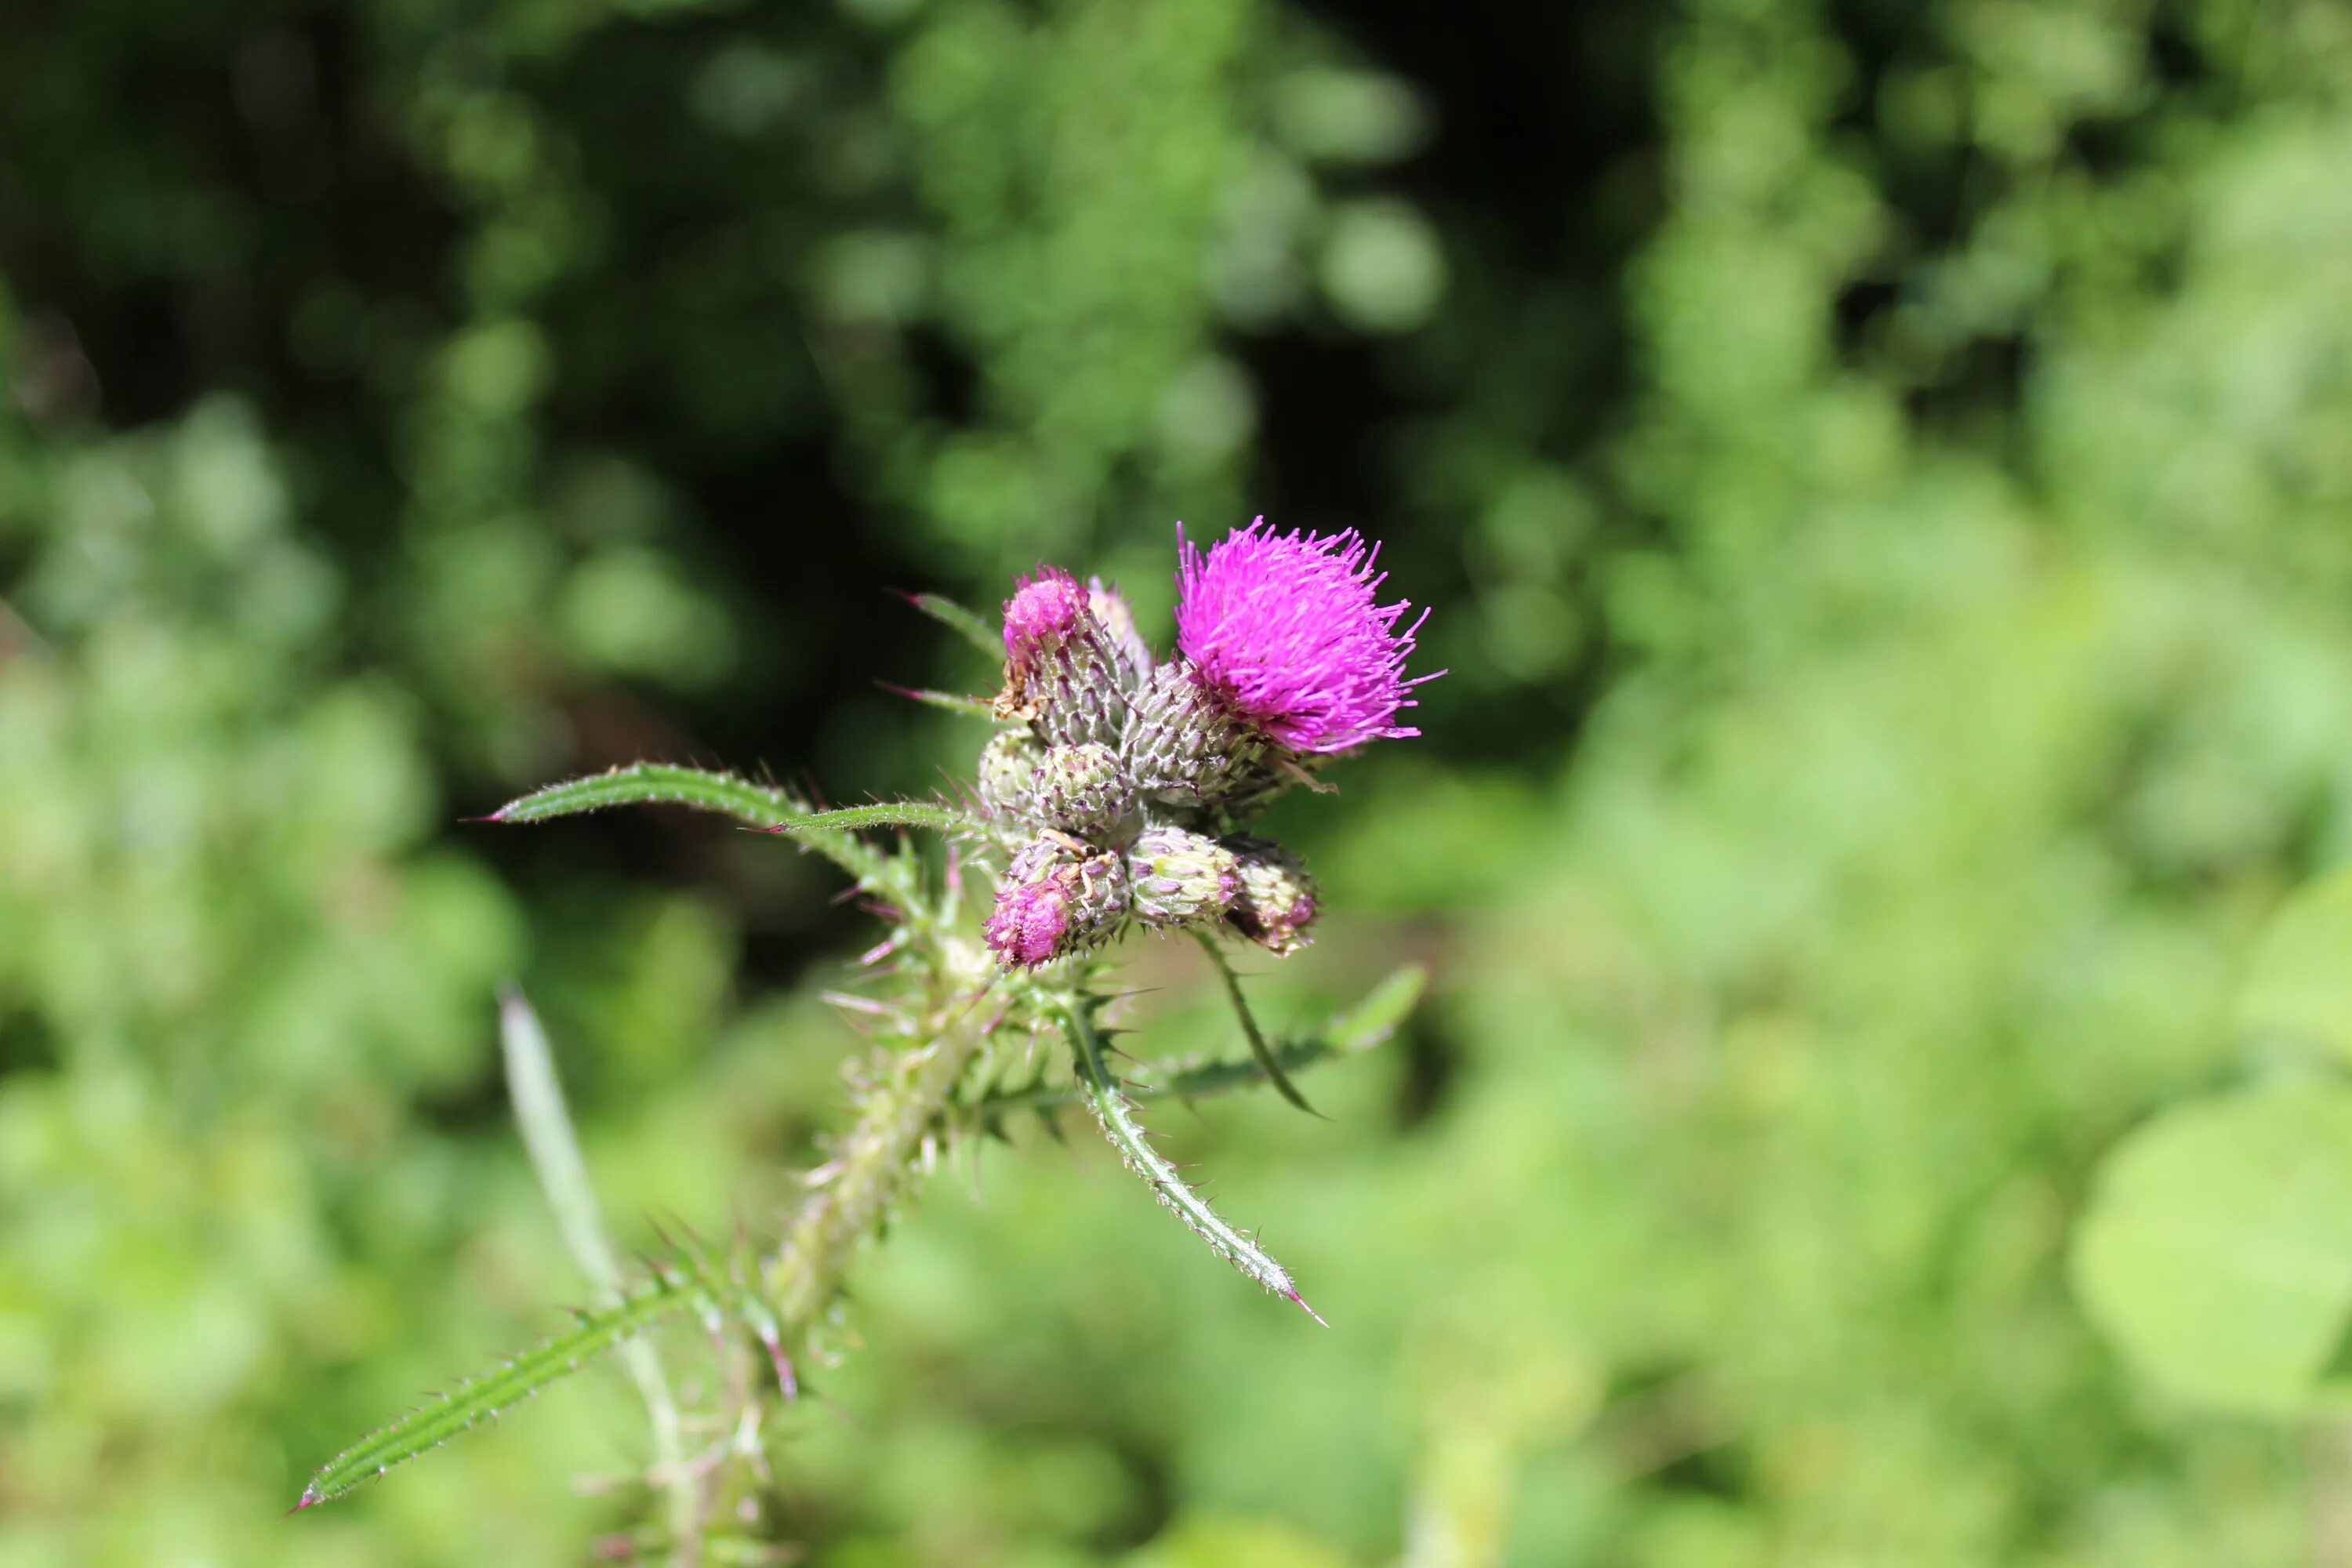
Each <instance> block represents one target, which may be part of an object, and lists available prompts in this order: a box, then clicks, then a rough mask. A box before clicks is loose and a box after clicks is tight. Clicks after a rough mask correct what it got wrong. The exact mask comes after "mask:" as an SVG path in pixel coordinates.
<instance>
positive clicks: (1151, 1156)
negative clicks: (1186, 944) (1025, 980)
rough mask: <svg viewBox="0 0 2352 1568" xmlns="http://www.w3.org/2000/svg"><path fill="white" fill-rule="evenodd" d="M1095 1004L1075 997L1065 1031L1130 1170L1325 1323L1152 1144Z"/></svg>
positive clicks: (1099, 1115)
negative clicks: (1113, 1065) (1107, 1052)
mask: <svg viewBox="0 0 2352 1568" xmlns="http://www.w3.org/2000/svg"><path fill="white" fill-rule="evenodd" d="M1092 1005H1093V1004H1092V1003H1091V1002H1089V1001H1087V1000H1086V999H1082V998H1077V997H1072V998H1070V999H1068V1001H1067V1003H1066V1005H1064V1006H1062V1007H1061V1008H1060V1009H1059V1010H1058V1011H1059V1016H1060V1021H1061V1024H1062V1028H1063V1032H1064V1033H1065V1034H1066V1036H1067V1037H1069V1042H1070V1057H1071V1068H1072V1070H1073V1071H1074V1072H1076V1075H1077V1079H1078V1085H1079V1088H1080V1089H1081V1091H1082V1092H1083V1094H1084V1095H1085V1098H1086V1100H1087V1104H1088V1105H1089V1106H1090V1107H1092V1108H1093V1110H1094V1113H1095V1119H1096V1120H1097V1121H1099V1122H1101V1123H1102V1130H1103V1135H1104V1136H1105V1137H1106V1138H1108V1139H1109V1140H1110V1142H1111V1147H1113V1148H1115V1149H1117V1150H1118V1152H1119V1156H1120V1158H1121V1159H1123V1160H1124V1161H1126V1163H1127V1168H1128V1169H1129V1170H1130V1171H1133V1172H1134V1173H1136V1174H1137V1175H1139V1176H1140V1177H1142V1178H1143V1181H1144V1184H1145V1185H1146V1186H1148V1187H1150V1189H1151V1192H1152V1195H1153V1196H1154V1197H1157V1198H1158V1199H1159V1200H1160V1203H1161V1204H1162V1205H1164V1206H1165V1207H1166V1208H1167V1209H1168V1210H1169V1211H1170V1212H1171V1213H1172V1214H1173V1215H1175V1216H1176V1217H1177V1218H1178V1219H1180V1220H1182V1221H1183V1222H1184V1224H1185V1226H1186V1227H1187V1228H1189V1229H1190V1230H1191V1231H1192V1233H1193V1234H1194V1235H1195V1236H1198V1237H1200V1238H1201V1239H1202V1241H1205V1242H1207V1243H1208V1244H1209V1250H1210V1251H1212V1252H1214V1253H1215V1254H1216V1255H1217V1256H1218V1257H1220V1258H1223V1259H1224V1260H1225V1261H1226V1262H1228V1263H1230V1264H1232V1265H1233V1266H1234V1268H1238V1269H1240V1270H1241V1271H1242V1272H1243V1273H1244V1274H1245V1275H1247V1276H1249V1278H1251V1279H1255V1280H1256V1281H1257V1283H1258V1284H1259V1285H1260V1286H1261V1287H1262V1288H1264V1289H1266V1290H1267V1291H1270V1292H1271V1293H1273V1294H1274V1295H1276V1296H1280V1297H1282V1298H1283V1299H1284V1300H1287V1301H1291V1302H1295V1303H1296V1304H1297V1306H1298V1308H1299V1309H1300V1310H1302V1311H1304V1312H1305V1313H1306V1314H1307V1316H1308V1317H1310V1318H1313V1319H1314V1320H1315V1321H1317V1322H1318V1323H1319V1322H1321V1321H1323V1317H1322V1314H1321V1313H1319V1312H1318V1311H1316V1310H1315V1309H1314V1308H1312V1307H1309V1306H1308V1305H1307V1300H1306V1298H1304V1297H1302V1296H1301V1295H1299V1293H1298V1287H1297V1286H1296V1285H1294V1284H1292V1283H1291V1279H1290V1271H1289V1270H1288V1269H1286V1268H1284V1267H1283V1266H1282V1265H1281V1264H1279V1263H1277V1262H1276V1261H1275V1259H1274V1256H1273V1254H1271V1253H1269V1252H1267V1251H1266V1250H1265V1248H1264V1247H1260V1246H1259V1245H1258V1244H1257V1243H1256V1242H1255V1241H1253V1240H1251V1239H1250V1238H1249V1237H1246V1236H1244V1235H1243V1234H1242V1233H1241V1232H1240V1231H1238V1230H1236V1229H1234V1227H1233V1226H1231V1225H1228V1224H1227V1223H1226V1222H1225V1219H1224V1216H1223V1215H1220V1214H1218V1213H1217V1211H1216V1210H1215V1209H1213V1208H1212V1207H1210V1206H1209V1200H1208V1199H1206V1198H1204V1197H1202V1195H1201V1194H1198V1193H1196V1192H1194V1191H1193V1190H1192V1188H1191V1187H1190V1186H1189V1185H1187V1184H1185V1181H1184V1179H1183V1177H1181V1176H1180V1175H1178V1174H1177V1173H1176V1167H1175V1166H1173V1165H1171V1164H1170V1163H1168V1162H1167V1160H1166V1159H1165V1158H1163V1157H1162V1156H1161V1155H1160V1152H1159V1151H1158V1150H1156V1149H1154V1148H1153V1147H1152V1146H1151V1142H1150V1139H1149V1138H1147V1137H1146V1136H1145V1135H1144V1131H1143V1127H1142V1124H1141V1123H1139V1122H1138V1121H1136V1120H1135V1114H1134V1111H1133V1110H1132V1108H1131V1107H1129V1104H1128V1101H1127V1096H1126V1095H1125V1094H1124V1093H1122V1092H1121V1091H1120V1089H1119V1085H1118V1080H1117V1079H1114V1078H1112V1077H1111V1075H1110V1069H1109V1068H1108V1067H1106V1066H1105V1065H1104V1063H1103V1047H1102V1037H1101V1035H1100V1033H1099V1032H1098V1031H1097V1028H1096V1026H1095V1021H1094V1017H1093V1014H1092Z"/></svg>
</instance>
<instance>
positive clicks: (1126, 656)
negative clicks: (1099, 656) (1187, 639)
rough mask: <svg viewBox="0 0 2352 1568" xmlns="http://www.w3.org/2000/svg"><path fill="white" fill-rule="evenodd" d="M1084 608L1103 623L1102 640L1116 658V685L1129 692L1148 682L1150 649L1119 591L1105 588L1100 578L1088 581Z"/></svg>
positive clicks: (1131, 611)
mask: <svg viewBox="0 0 2352 1568" xmlns="http://www.w3.org/2000/svg"><path fill="white" fill-rule="evenodd" d="M1087 607H1088V608H1089V609H1091V610H1093V611H1094V613H1095V619H1096V620H1097V621H1099V622H1101V623H1102V628H1103V637H1104V640H1105V642H1106V644H1107V645H1108V647H1109V648H1110V650H1111V652H1112V653H1113V654H1114V655H1116V656H1117V660H1118V672H1119V684H1120V685H1121V686H1122V687H1124V688H1126V689H1128V690H1129V691H1132V690H1134V689H1136V688H1137V687H1139V686H1141V685H1142V684H1143V683H1144V682H1145V681H1147V680H1149V679H1151V666H1152V663H1153V660H1152V658H1151V645H1150V643H1148V642H1146V641H1144V640H1143V634H1142V633H1141V632H1140V631H1139V630H1137V629H1136V625H1135V612H1134V611H1133V610H1131V609H1129V607H1128V603H1127V601H1126V600H1125V599H1123V598H1121V597H1120V596H1119V593H1118V589H1116V588H1110V587H1106V586H1105V585H1104V584H1103V580H1102V579H1101V578H1099V577H1089V578H1087Z"/></svg>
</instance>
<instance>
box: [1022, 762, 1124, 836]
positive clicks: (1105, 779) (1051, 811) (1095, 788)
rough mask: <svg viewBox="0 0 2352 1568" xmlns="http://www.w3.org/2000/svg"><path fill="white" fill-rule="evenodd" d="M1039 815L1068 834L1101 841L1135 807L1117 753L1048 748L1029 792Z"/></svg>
mask: <svg viewBox="0 0 2352 1568" xmlns="http://www.w3.org/2000/svg"><path fill="white" fill-rule="evenodd" d="M1029 795H1030V798H1031V799H1032V800H1033V801H1034V803H1035V805H1034V809H1035V812H1036V815H1037V816H1039V817H1040V818H1042V819H1043V820H1044V821H1045V822H1046V823H1048V824H1050V825H1051V826H1055V827H1058V828H1060V829H1061V830H1062V831H1063V832H1065V833H1070V834H1075V835H1076V836H1077V837H1080V838H1086V839H1091V840H1094V841H1096V842H1101V841H1103V840H1106V839H1108V838H1110V837H1113V836H1114V833H1115V831H1116V829H1117V828H1118V824H1119V820H1120V818H1122V817H1124V816H1127V814H1128V813H1129V811H1131V810H1133V809H1134V807H1135V790H1134V789H1133V787H1132V786H1130V785H1129V784H1128V782H1127V775H1126V774H1125V773H1122V772H1120V770H1119V765H1118V752H1114V751H1112V750H1111V749H1110V748H1109V747H1108V746H1106V745H1103V744H1101V743H1099V742H1094V741H1087V742H1080V743H1079V744H1077V745H1075V746H1048V747H1046V748H1045V756H1044V757H1043V758H1042V759H1041V760H1040V761H1039V762H1038V763H1037V764H1036V775H1035V778H1034V781H1033V782H1032V784H1031V785H1030V789H1029Z"/></svg>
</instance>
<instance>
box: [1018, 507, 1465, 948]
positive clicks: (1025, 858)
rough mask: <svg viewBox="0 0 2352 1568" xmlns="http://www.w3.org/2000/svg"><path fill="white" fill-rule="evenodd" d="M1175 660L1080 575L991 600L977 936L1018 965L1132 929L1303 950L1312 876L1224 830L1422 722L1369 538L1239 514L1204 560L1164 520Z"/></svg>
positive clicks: (1056, 576)
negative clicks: (999, 677)
mask: <svg viewBox="0 0 2352 1568" xmlns="http://www.w3.org/2000/svg"><path fill="white" fill-rule="evenodd" d="M1178 542H1179V562H1180V566H1179V570H1178V573H1177V587H1178V601H1177V605H1176V653H1175V655H1174V656H1173V657H1172V658H1169V659H1167V660H1165V661H1162V660H1160V659H1157V658H1154V657H1153V655H1152V652H1151V648H1150V645H1149V644H1147V643H1146V642H1145V641H1144V640H1143V638H1142V637H1141V636H1140V634H1139V633H1138V631H1137V630H1136V625H1135V616H1134V615H1133V614H1132V613H1131V612H1130V611H1129V608H1128V606H1127V604H1126V602H1125V601H1124V600H1122V599H1121V598H1120V597H1119V596H1118V594H1117V593H1115V592H1114V591H1112V590H1111V589H1109V588H1108V587H1106V586H1104V585H1103V584H1102V583H1101V582H1100V581H1099V580H1098V579H1097V580H1093V581H1089V582H1086V583H1081V582H1079V581H1078V580H1077V578H1076V577H1075V576H1073V575H1072V574H1069V573H1067V572H1065V571H1063V570H1062V569H1061V568H1060V567H1058V566H1042V567H1040V568H1039V569H1038V570H1037V572H1036V573H1035V574H1033V575H1031V576H1029V577H1025V578H1024V579H1022V580H1021V582H1020V583H1019V584H1018V586H1017V591H1016V592H1015V593H1014V594H1013V597H1012V598H1011V599H1010V600H1008V601H1006V603H1005V605H1004V689H1003V692H1002V693H1001V694H1000V695H999V696H998V698H997V700H996V714H997V717H998V718H999V719H1001V720H1003V721H1005V722H1006V724H1007V725H1008V728H1006V729H1005V730H1003V731H1001V732H1000V733H999V734H998V735H997V736H996V737H995V739H994V740H992V741H991V742H989V745H988V747H987V749H986V750H985V751H984V752H982V755H981V759H980V773H979V780H978V793H979V796H980V800H981V804H982V807H983V808H984V809H985V811H986V812H987V814H988V817H989V822H990V826H991V830H992V832H994V833H995V834H996V836H997V837H998V838H999V839H1000V841H1001V842H1002V844H1003V848H1004V850H1005V852H1006V854H1007V856H1008V857H1009V860H1010V864H1009V866H1008V868H1007V869H1006V871H1005V873H1004V876H1003V880H1002V881H1001V883H1000V884H999V886H998V889H997V896H996V908H995V911H994V913H993V914H992V916H991V917H990V919H989V921H988V928H987V938H988V945H989V946H990V947H991V948H992V949H993V950H994V951H995V952H996V953H997V955H998V957H999V958H1000V960H1001V961H1002V962H1003V963H1005V964H1007V965H1008V966H1012V967H1016V968H1034V967H1035V966H1037V965H1039V964H1042V963H1051V962H1052V961H1054V960H1055V959H1058V958H1064V957H1067V956H1069V955H1070V954H1072V953H1076V952H1086V951H1087V950H1089V949H1091V948H1093V947H1096V946H1098V945H1100V944H1101V943H1102V942H1107V941H1108V940H1109V939H1110V938H1111V937H1112V936H1114V935H1116V934H1117V933H1118V931H1119V930H1120V929H1122V928H1123V927H1124V926H1125V924H1126V923H1127V922H1128V921H1137V922H1139V923H1141V924H1143V925H1146V926H1150V927H1153V928H1156V929H1159V930H1163V931H1165V930H1182V929H1194V930H1203V931H1208V930H1217V929H1222V930H1224V931H1231V932H1234V933H1235V934H1237V935H1240V936H1243V937H1245V938H1247V939H1248V940H1249V941H1251V942H1256V943H1257V944H1259V945H1260V946H1262V947H1264V948H1265V949H1267V950H1268V951H1269V952H1276V953H1288V952H1297V950H1298V949H1299V948H1301V947H1304V946H1305V945H1306V944H1307V942H1308V940H1309V935H1308V928H1309V927H1310V926H1312V925H1313V923H1314V921H1315V915H1316V909H1317V902H1316V891H1315V884H1314V882H1313V881H1312V879H1309V878H1308V876H1307V870H1306V868H1305V867H1304V866H1302V865H1301V864H1300V863H1299V861H1298V858H1297V857H1296V856H1294V855H1292V854H1290V853H1289V852H1288V851H1287V850H1285V849H1284V848H1282V847H1280V846H1279V845H1276V844H1275V843H1272V842H1271V841H1269V840H1266V839H1264V838H1258V837H1250V836H1248V835H1246V834H1244V833H1243V832H1241V831H1240V829H1241V827H1242V825H1243V824H1244V822H1245V821H1246V820H1247V819H1248V817H1249V816H1252V815H1254V814H1255V812H1256V811H1257V810H1258V809H1259V808H1261V807H1262V806H1264V805H1265V803H1266V802H1267V801H1269V800H1271V799H1272V798H1273V797H1274V796H1275V795H1277V794H1279V793H1280V792H1281V791H1282V790H1284V789H1286V788H1287V787H1289V786H1290V785H1291V784H1297V783H1303V782H1308V781H1310V780H1311V778H1312V774H1313V770H1314V769H1315V768H1317V767H1318V766H1320V765H1321V764H1322V763H1326V762H1328V760H1330V759H1331V758H1332V757H1334V756H1336V755H1339V753H1342V752H1350V751H1353V750H1355V749H1356V748H1358V747H1360V746H1362V745H1364V744H1366V743H1367V742H1371V741H1374V740H1380V739H1384V738H1390V737H1397V736H1407V735H1412V734H1416V733H1418V732H1419V731H1414V730H1412V729H1408V728H1404V727H1402V726H1400V725H1399V724H1398V723H1397V718H1398V715H1399V714H1400V713H1401V712H1402V710H1404V709H1407V708H1410V707H1412V705H1413V703H1412V696H1411V692H1412V688H1413V687H1414V686H1416V685H1418V684H1419V683H1420V680H1427V679H1433V677H1430V676H1423V677H1421V678H1419V679H1418V680H1408V679H1406V678H1405V674H1404V666H1405V660H1406V658H1408V657H1409V656H1410V655H1411V654H1412V649H1413V637H1414V634H1415V633H1416V632H1417V631H1418V630H1419V629H1420V625H1421V623H1420V622H1419V621H1415V622H1414V623H1413V624H1412V626H1408V627H1405V628H1404V629H1402V630H1400V629H1399V622H1400V621H1401V620H1402V617H1403V616H1404V614H1405V611H1406V609H1407V608H1408V606H1407V605H1405V604H1404V603H1403V602H1402V601H1399V602H1398V603H1396V604H1393V605H1381V604H1380V603H1379V602H1378V600H1379V589H1380V586H1381V582H1382V581H1383V580H1384V579H1383V577H1382V576H1381V574H1376V573H1375V572H1374V570H1373V563H1374V558H1375V557H1376V556H1377V554H1378V550H1377V547H1370V548H1368V547H1367V546H1366V545H1365V543H1364V542H1363V541H1362V539H1360V537H1359V536H1358V535H1357V534H1356V533H1355V531H1353V530H1349V531H1347V532H1344V533H1339V534H1333V535H1315V534H1307V533H1301V532H1298V531H1293V532H1290V533H1287V534H1281V535H1277V534H1276V533H1274V532H1273V531H1271V530H1270V529H1268V528H1267V527H1266V526H1265V519H1263V518H1260V519H1258V520H1257V521H1255V522H1253V523H1252V524H1251V525H1250V526H1249V527H1247V528H1245V529H1241V530H1238V531H1235V532H1234V533H1232V534H1231V535H1229V536H1228V537H1227V538H1226V539H1225V540H1223V542H1221V543H1219V544H1217V545H1215V546H1214V547H1213V548H1211V549H1210V550H1208V551H1206V552H1203V551H1202V550H1200V549H1199V548H1198V547H1197V546H1195V545H1193V544H1192V543H1191V542H1189V541H1186V540H1184V538H1183V533H1182V529H1181V525H1180V527H1179V529H1178Z"/></svg>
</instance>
